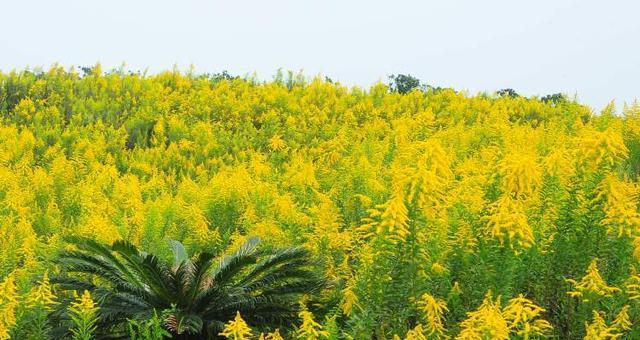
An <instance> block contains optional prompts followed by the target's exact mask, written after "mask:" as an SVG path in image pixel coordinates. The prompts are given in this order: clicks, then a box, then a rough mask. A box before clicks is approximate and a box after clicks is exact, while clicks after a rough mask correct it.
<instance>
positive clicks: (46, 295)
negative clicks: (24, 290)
mask: <svg viewBox="0 0 640 340" xmlns="http://www.w3.org/2000/svg"><path fill="white" fill-rule="evenodd" d="M25 303H26V304H27V305H28V306H32V307H33V306H42V307H43V308H44V309H45V310H50V309H51V306H53V305H55V304H57V303H58V302H57V301H56V297H55V295H54V294H53V292H52V290H51V284H50V283H49V275H48V272H46V271H45V272H44V276H43V277H42V280H40V281H38V283H37V285H36V286H34V287H32V288H31V290H29V293H28V294H27V297H26V298H25Z"/></svg>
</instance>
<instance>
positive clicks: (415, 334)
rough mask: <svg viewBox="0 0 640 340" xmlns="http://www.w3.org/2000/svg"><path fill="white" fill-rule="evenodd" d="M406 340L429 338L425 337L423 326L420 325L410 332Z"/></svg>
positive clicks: (425, 339)
mask: <svg viewBox="0 0 640 340" xmlns="http://www.w3.org/2000/svg"><path fill="white" fill-rule="evenodd" d="M404 340H427V337H426V336H425V335H424V330H423V329H422V325H421V324H418V325H417V326H416V327H415V328H414V329H412V330H410V331H408V332H407V335H406V336H405V337H404Z"/></svg>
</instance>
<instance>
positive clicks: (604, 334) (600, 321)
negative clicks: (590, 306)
mask: <svg viewBox="0 0 640 340" xmlns="http://www.w3.org/2000/svg"><path fill="white" fill-rule="evenodd" d="M603 315H604V313H602V312H600V311H595V310H594V311H593V318H592V320H591V323H589V322H585V329H586V335H585V337H584V340H614V339H617V338H619V337H621V336H622V334H621V333H618V332H617V330H616V329H614V328H613V327H609V325H607V322H606V321H605V320H604V317H603Z"/></svg>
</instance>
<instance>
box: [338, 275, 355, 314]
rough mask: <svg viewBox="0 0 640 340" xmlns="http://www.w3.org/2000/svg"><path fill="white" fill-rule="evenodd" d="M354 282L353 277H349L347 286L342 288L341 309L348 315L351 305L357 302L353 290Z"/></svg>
mask: <svg viewBox="0 0 640 340" xmlns="http://www.w3.org/2000/svg"><path fill="white" fill-rule="evenodd" d="M354 286H355V282H354V280H353V279H349V281H348V282H347V286H346V287H345V288H344V289H343V290H342V311H343V312H344V314H345V315H346V316H350V315H351V313H352V311H353V307H354V306H356V304H357V303H358V296H357V295H356V293H355V292H354V291H353V288H354Z"/></svg>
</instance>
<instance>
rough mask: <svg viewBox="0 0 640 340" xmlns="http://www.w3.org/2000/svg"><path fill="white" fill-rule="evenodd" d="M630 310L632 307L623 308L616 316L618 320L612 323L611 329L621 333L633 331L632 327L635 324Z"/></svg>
mask: <svg viewBox="0 0 640 340" xmlns="http://www.w3.org/2000/svg"><path fill="white" fill-rule="evenodd" d="M630 308H631V306H629V305H625V306H624V307H622V309H620V311H619V312H618V315H616V318H615V319H614V320H613V322H612V323H611V328H613V329H615V330H617V331H619V332H623V331H628V330H631V326H633V323H632V322H631V320H630V318H629V309H630Z"/></svg>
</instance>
